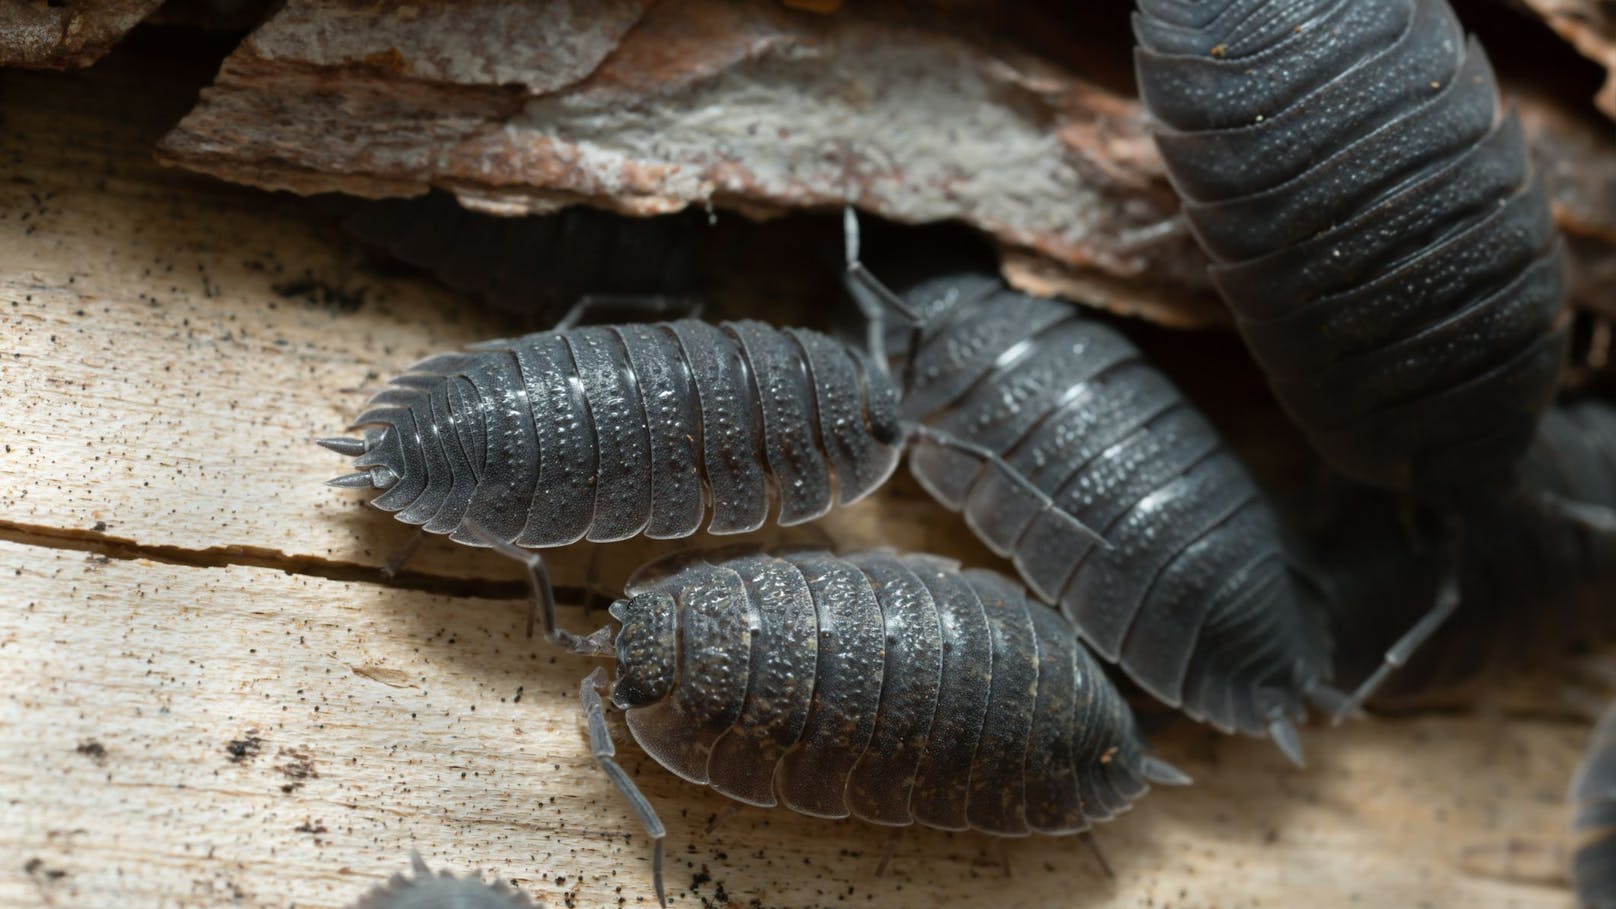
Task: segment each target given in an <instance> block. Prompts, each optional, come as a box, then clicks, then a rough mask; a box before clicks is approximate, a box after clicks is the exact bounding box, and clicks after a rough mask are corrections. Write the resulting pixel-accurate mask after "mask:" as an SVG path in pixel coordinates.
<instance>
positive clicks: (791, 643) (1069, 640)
mask: <svg viewBox="0 0 1616 909" xmlns="http://www.w3.org/2000/svg"><path fill="white" fill-rule="evenodd" d="M478 532H480V531H479V529H478V528H476V527H475V526H474V527H473V528H472V533H473V534H476V533H478ZM487 540H488V541H489V542H490V543H491V544H492V545H494V546H495V548H497V549H498V550H499V551H501V552H503V553H505V554H507V555H510V556H512V557H513V558H516V559H520V560H522V561H523V562H525V563H526V564H527V565H528V567H529V569H530V577H531V578H532V580H533V582H534V588H535V596H536V599H537V600H538V612H539V616H540V621H541V625H542V628H543V630H544V634H545V637H546V638H547V639H549V640H551V641H554V642H556V643H558V644H560V645H562V646H565V647H567V648H568V649H569V650H571V651H572V652H574V653H582V654H588V655H593V656H600V657H606V658H611V659H615V660H616V664H617V665H616V679H615V681H614V682H612V683H611V684H610V692H611V702H612V704H613V706H615V707H617V708H618V709H621V710H623V711H625V714H626V720H627V725H628V728H629V731H630V733H631V734H632V735H633V737H634V739H635V741H636V742H638V743H639V745H640V746H641V747H642V748H643V749H645V751H646V753H647V754H649V755H650V756H651V757H652V758H654V759H655V760H656V761H657V763H659V764H661V765H662V766H663V767H665V768H667V769H668V770H670V771H672V772H673V773H674V774H676V775H678V776H680V777H682V778H683V779H685V780H688V781H690V782H692V783H697V784H700V785H705V786H710V787H711V788H713V789H715V790H717V791H718V792H720V793H722V794H724V795H726V796H728V797H730V798H732V799H735V800H737V801H739V802H743V803H745V804H748V805H755V806H760V807H773V806H775V805H778V804H784V805H785V806H786V807H788V808H790V809H792V810H794V811H797V812H799V813H802V814H806V815H811V816H814V817H824V818H843V817H848V816H850V815H851V816H854V817H858V818H861V819H864V820H866V821H869V822H872V823H875V824H882V825H889V826H895V827H901V826H908V825H912V824H921V825H924V826H928V827H935V828H939V829H944V830H967V829H972V830H978V831H981V832H984V833H988V834H991V835H995V836H1025V835H1027V834H1030V833H1040V834H1048V835H1056V836H1058V835H1066V834H1078V833H1082V832H1084V831H1086V830H1088V828H1089V826H1090V825H1091V824H1092V823H1095V822H1098V821H1104V820H1108V819H1110V818H1112V817H1114V816H1115V815H1117V814H1118V813H1120V812H1122V811H1124V810H1126V809H1127V808H1128V807H1129V806H1130V804H1131V803H1132V802H1133V801H1134V800H1135V799H1137V798H1139V797H1140V796H1142V795H1143V794H1144V793H1145V792H1146V791H1147V790H1148V789H1149V787H1150V784H1152V783H1159V784H1166V785H1181V784H1184V783H1188V782H1189V778H1188V777H1187V776H1185V775H1184V774H1183V773H1182V772H1181V771H1179V770H1178V769H1177V768H1175V767H1173V766H1172V765H1170V764H1167V763H1166V762H1164V761H1162V760H1160V759H1159V758H1156V757H1155V756H1153V755H1151V754H1149V753H1148V752H1147V749H1146V745H1145V743H1144V740H1143V739H1142V737H1141V736H1140V733H1139V730H1138V727H1137V725H1136V723H1135V720H1134V716H1133V713H1132V711H1131V710H1130V709H1129V707H1128V705H1127V703H1126V702H1125V701H1124V700H1123V698H1122V696H1121V694H1120V693H1119V692H1118V691H1117V690H1116V688H1115V687H1114V686H1113V685H1112V684H1111V683H1110V681H1109V680H1108V679H1107V678H1106V676H1105V674H1104V672H1103V671H1102V670H1101V668H1100V666H1099V664H1098V663H1096V662H1095V661H1094V659H1093V658H1092V657H1091V656H1089V654H1088V652H1087V651H1086V650H1085V648H1084V647H1083V645H1082V644H1081V643H1080V642H1079V641H1078V640H1077V638H1076V636H1075V635H1074V634H1073V631H1072V629H1071V627H1070V626H1069V625H1068V624H1067V623H1066V622H1064V621H1063V620H1062V619H1061V618H1060V617H1059V616H1058V615H1056V614H1055V613H1054V612H1053V611H1052V610H1050V609H1048V608H1047V607H1045V606H1043V605H1042V604H1040V603H1037V602H1036V601H1033V600H1032V599H1030V598H1029V597H1028V596H1027V593H1026V591H1025V590H1024V589H1023V588H1022V587H1021V586H1020V585H1019V584H1017V583H1016V582H1014V581H1012V580H1011V579H1009V578H1007V577H1005V576H1003V575H1000V574H997V573H995V572H991V571H986V570H979V569H978V570H961V569H960V567H959V565H958V564H957V563H955V562H952V561H949V560H946V559H942V558H938V557H935V556H927V555H898V554H895V553H891V552H886V551H875V552H861V553H856V554H850V555H835V554H832V553H830V552H827V551H824V550H814V549H795V550H781V551H777V552H764V551H761V550H757V549H739V548H731V549H728V550H718V551H712V552H707V553H682V554H679V555H676V556H673V557H670V558H667V559H663V560H659V561H656V562H652V563H650V564H649V565H647V566H645V567H644V568H642V569H641V570H640V571H638V572H636V574H635V576H634V577H632V578H631V579H630V581H629V583H628V584H627V586H626V590H625V595H624V597H623V598H621V599H619V600H617V601H616V602H614V603H613V604H612V605H611V607H610V614H611V616H612V618H614V619H616V620H617V622H618V623H620V629H619V630H618V631H617V632H616V634H615V637H614V635H613V632H612V627H611V626H610V625H608V626H605V627H603V628H600V629H598V630H597V631H595V632H594V633H593V634H590V635H588V636H579V635H576V634H573V633H571V632H568V631H566V630H564V629H561V628H559V627H557V624H556V620H555V610H554V603H553V601H552V600H549V599H547V598H544V597H543V594H542V584H541V581H540V574H539V571H540V559H539V556H538V555H537V554H536V553H532V552H529V551H526V550H523V549H522V548H520V547H518V546H515V545H513V544H510V543H504V542H500V541H498V540H496V539H494V538H492V537H488V538H487ZM607 687H608V680H607V673H606V670H605V669H604V668H603V667H599V668H596V669H595V670H594V671H593V672H591V673H589V675H588V677H587V678H585V679H584V681H583V684H582V685H581V687H580V692H579V693H580V699H581V706H582V711H583V715H584V718H585V721H586V724H587V728H588V735H589V743H590V749H591V751H592V752H593V753H594V756H595V758H596V761H597V763H598V764H599V766H600V768H601V770H602V771H603V772H604V773H605V774H606V775H607V776H608V778H609V779H610V780H611V782H612V784H613V785H614V786H616V787H617V788H618V789H619V790H621V791H622V793H623V794H624V796H625V797H626V798H627V800H628V802H629V804H630V806H631V807H632V808H633V810H634V812H635V814H636V815H638V816H639V818H640V820H641V822H642V823H643V824H644V825H645V828H646V831H647V833H648V834H649V835H650V836H651V837H652V839H653V841H654V843H655V845H654V851H653V858H652V874H653V879H654V886H655V889H656V893H657V898H658V900H659V901H663V900H664V896H665V895H664V890H663V882H662V855H663V838H664V836H665V829H664V827H663V826H662V822H661V821H660V820H659V819H658V817H657V814H656V811H655V809H654V808H652V806H651V804H650V803H649V802H648V801H647V800H646V798H645V797H644V796H643V795H642V794H641V793H640V791H639V789H638V787H636V786H635V784H634V782H633V781H632V780H631V779H630V778H629V776H628V774H627V773H626V772H625V771H624V770H623V769H622V768H621V767H620V766H619V765H618V764H617V761H616V759H615V754H616V751H615V748H614V746H613V744H612V740H611V736H610V732H609V729H608V727H607V724H606V715H605V705H604V702H603V700H602V698H601V692H602V691H604V690H606V689H607Z"/></svg>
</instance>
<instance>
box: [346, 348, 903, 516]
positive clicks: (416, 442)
mask: <svg viewBox="0 0 1616 909" xmlns="http://www.w3.org/2000/svg"><path fill="white" fill-rule="evenodd" d="M354 426H356V427H367V429H366V431H365V435H364V438H362V439H327V440H324V441H322V442H321V444H322V445H325V446H326V447H327V448H330V449H332V450H334V451H337V452H339V453H341V454H345V455H351V456H354V466H356V467H358V468H360V470H359V472H357V473H353V474H349V475H347V476H345V477H341V478H339V479H337V480H333V481H332V483H333V484H335V485H339V486H346V487H353V488H374V489H378V490H381V493H380V494H379V495H377V496H376V497H375V498H374V499H373V500H372V501H371V504H373V505H375V506H376V507H377V508H381V509H384V510H386V511H391V512H394V516H395V517H396V518H397V519H398V520H400V521H404V522H406V523H409V524H417V525H420V526H421V527H422V529H424V530H426V531H427V532H429V533H437V534H448V535H449V536H450V538H451V539H454V540H456V541H458V542H462V543H467V544H470V545H474V546H477V545H484V544H483V539H482V538H483V536H485V535H486V536H491V537H493V538H494V539H496V540H498V541H500V542H511V543H515V544H516V545H517V546H521V547H525V548H547V547H555V546H564V545H567V544H570V543H575V542H578V541H579V540H584V539H588V540H592V541H597V542H606V541H614V540H623V539H628V538H630V537H635V536H638V535H641V534H644V535H645V536H647V537H651V538H653V539H678V538H683V537H688V536H690V535H692V534H694V533H696V532H697V531H698V530H699V529H701V527H702V525H703V523H705V524H706V526H707V529H708V530H709V531H710V532H712V533H715V534H733V533H745V532H748V531H752V530H756V529H758V528H759V527H761V526H763V524H764V523H765V522H766V521H767V520H768V519H769V517H770V515H771V512H772V511H775V509H774V504H775V503H777V504H778V509H777V512H776V514H775V516H776V518H777V520H778V522H779V523H780V524H782V525H791V524H799V523H802V522H805V521H810V520H813V519H814V518H817V517H819V516H821V515H823V514H824V513H825V512H826V511H828V510H829V509H830V508H831V507H832V505H833V504H834V503H840V504H843V505H846V504H849V503H851V502H854V501H857V500H858V499H861V498H863V497H864V496H866V495H868V494H869V493H870V492H871V491H872V490H874V489H875V488H876V487H877V486H879V485H880V484H881V483H882V482H884V481H885V480H886V479H887V477H888V476H890V475H891V473H892V470H893V468H894V467H895V466H896V464H897V460H898V454H899V451H900V447H901V443H902V441H903V430H902V428H901V427H900V425H899V421H898V411H897V392H896V390H895V389H894V388H893V386H892V383H891V381H890V380H889V379H888V378H887V376H886V375H885V374H884V373H883V372H882V371H881V370H880V369H876V368H872V367H871V365H870V364H869V362H868V361H867V360H866V359H865V358H864V357H863V356H861V355H860V354H859V353H858V352H857V351H855V350H853V349H852V348H850V347H848V346H847V345H845V344H843V343H841V342H839V341H836V340H834V339H832V338H830V337H828V336H826V335H822V334H819V333H817V332H812V331H807V330H802V329H793V328H784V329H782V328H773V327H771V326H768V325H764V324H763V323H761V322H752V321H741V322H725V323H722V324H719V325H711V324H708V323H706V322H701V321H698V320H694V319H681V320H677V321H672V322H654V323H641V324H628V325H616V326H586V327H561V328H558V329H556V330H552V331H545V332H539V333H536V334H531V335H526V336H523V337H520V338H515V339H512V340H508V341H495V342H490V343H486V344H480V345H477V346H476V347H475V348H474V349H472V350H469V351H466V352H461V353H451V354H444V355H440V356H436V357H432V358H429V359H427V360H425V361H423V362H421V363H418V364H416V365H415V366H413V367H411V368H410V369H409V370H408V371H407V372H406V373H405V374H404V375H402V376H400V377H398V378H396V379H394V380H393V381H392V383H391V384H390V385H389V386H388V387H387V388H386V389H384V390H383V391H381V392H380V393H379V394H377V395H376V396H375V398H373V399H372V400H371V402H370V405H369V407H368V408H367V409H366V410H365V411H364V412H363V413H361V414H360V415H359V417H358V418H357V419H356V420H355V421H354ZM473 526H475V527H477V528H479V532H477V533H473V532H472V531H471V528H472V527H473Z"/></svg>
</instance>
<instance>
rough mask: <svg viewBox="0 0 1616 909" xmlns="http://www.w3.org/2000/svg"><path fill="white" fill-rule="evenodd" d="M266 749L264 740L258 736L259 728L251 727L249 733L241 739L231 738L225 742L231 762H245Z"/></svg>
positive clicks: (225, 749) (225, 748)
mask: <svg viewBox="0 0 1616 909" xmlns="http://www.w3.org/2000/svg"><path fill="white" fill-rule="evenodd" d="M263 750H264V740H263V739H261V738H259V737H258V730H256V729H249V730H247V734H246V735H245V736H243V737H242V738H239V739H231V740H230V741H228V742H226V743H225V746H224V753H225V754H227V755H229V756H230V763H232V764H245V763H247V762H248V761H251V760H252V759H253V758H255V757H257V756H258V752H260V751H263Z"/></svg>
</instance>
